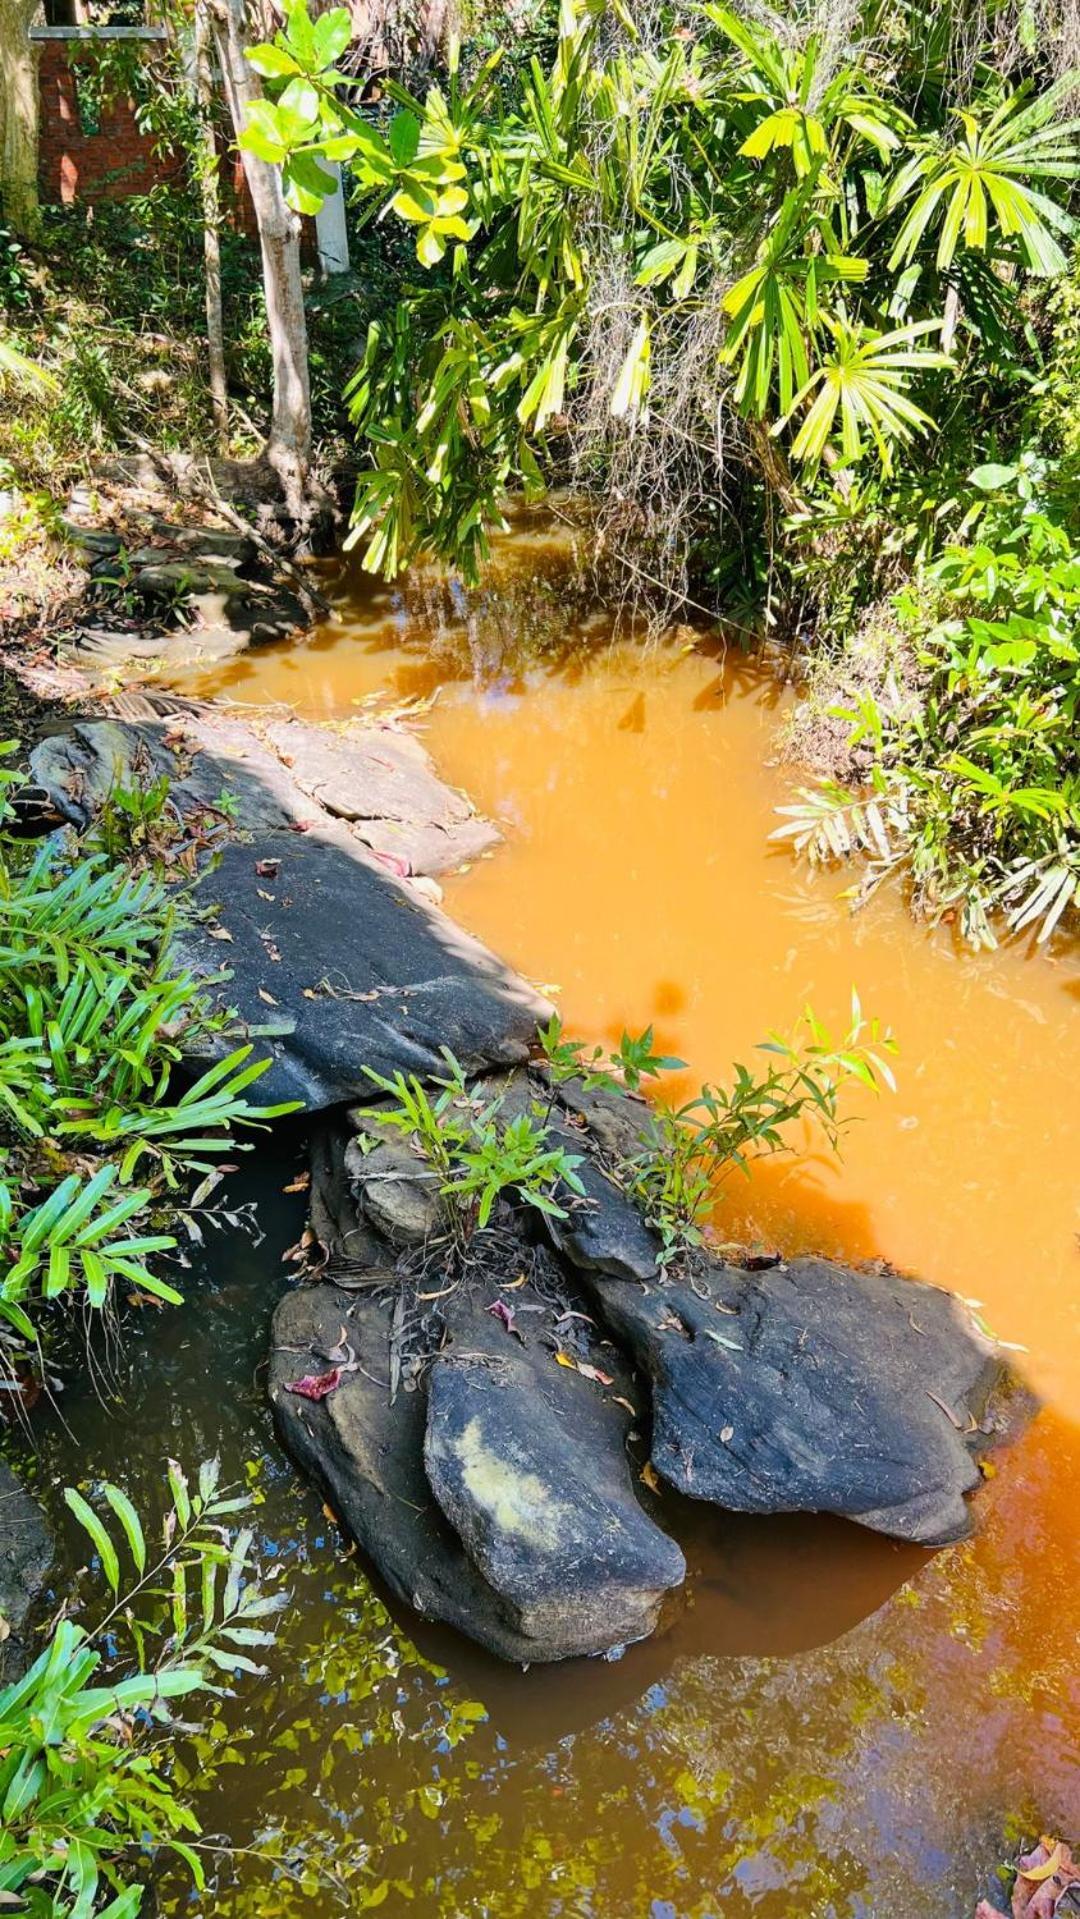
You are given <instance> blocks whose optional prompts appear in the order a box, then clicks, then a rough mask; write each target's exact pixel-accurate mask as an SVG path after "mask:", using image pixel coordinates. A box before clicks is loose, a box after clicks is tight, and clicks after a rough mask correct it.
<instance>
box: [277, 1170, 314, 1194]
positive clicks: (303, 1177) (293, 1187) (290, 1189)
mask: <svg viewBox="0 0 1080 1919" xmlns="http://www.w3.org/2000/svg"><path fill="white" fill-rule="evenodd" d="M310 1185H311V1174H310V1173H297V1175H296V1178H295V1179H291V1180H290V1181H289V1184H288V1185H287V1186H283V1187H282V1189H281V1190H282V1192H283V1193H306V1192H307V1189H308V1187H309V1186H310Z"/></svg>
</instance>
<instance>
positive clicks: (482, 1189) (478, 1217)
mask: <svg viewBox="0 0 1080 1919" xmlns="http://www.w3.org/2000/svg"><path fill="white" fill-rule="evenodd" d="M443 1058H444V1059H445V1061H446V1074H445V1076H444V1077H442V1078H439V1079H437V1080H436V1082H435V1085H436V1086H437V1087H438V1089H439V1090H438V1091H437V1092H436V1093H435V1095H434V1097H433V1096H432V1095H431V1094H430V1093H429V1092H428V1090H427V1088H426V1087H425V1086H424V1085H423V1083H422V1082H421V1081H420V1080H418V1079H417V1078H416V1077H415V1075H414V1074H409V1075H408V1076H406V1075H405V1074H403V1073H400V1072H398V1073H395V1074H394V1076H393V1078H392V1079H390V1078H386V1077H384V1076H383V1075H382V1074H379V1073H376V1072H375V1071H374V1070H373V1068H371V1067H370V1066H366V1067H365V1068H364V1071H365V1073H366V1074H367V1077H368V1078H369V1079H370V1080H371V1081H372V1083H373V1084H374V1085H375V1086H377V1087H378V1088H379V1090H380V1092H382V1093H383V1094H385V1095H386V1103H385V1104H382V1105H379V1106H373V1107H366V1108H363V1109H362V1117H365V1118H368V1119H370V1120H372V1121H374V1122H377V1123H378V1125H379V1127H389V1128H391V1130H392V1131H394V1132H396V1133H399V1134H401V1135H402V1136H403V1137H404V1138H405V1139H406V1140H407V1141H408V1143H409V1144H410V1146H412V1147H413V1149H414V1150H415V1151H416V1152H417V1153H418V1154H419V1156H420V1158H421V1159H423V1160H425V1161H426V1162H427V1163H428V1165H429V1166H431V1168H432V1170H433V1172H434V1174H435V1177H436V1178H437V1179H438V1181H439V1192H440V1194H441V1195H442V1197H443V1198H444V1199H445V1200H447V1201H449V1202H450V1204H449V1208H448V1216H449V1219H450V1221H451V1223H452V1225H453V1227H454V1229H455V1231H457V1232H459V1233H462V1234H464V1236H465V1237H469V1236H470V1235H471V1234H472V1233H473V1232H474V1231H479V1232H482V1231H483V1229H484V1228H485V1227H486V1226H487V1225H488V1224H489V1222H490V1220H491V1215H492V1212H493V1210H494V1207H495V1204H496V1201H497V1200H499V1199H500V1198H501V1197H502V1196H503V1194H504V1193H510V1194H513V1195H514V1196H515V1197H516V1198H517V1199H519V1200H520V1201H522V1202H523V1203H524V1204H525V1205H526V1206H532V1207H534V1208H535V1209H536V1210H537V1211H538V1212H541V1213H547V1214H550V1215H554V1217H555V1218H557V1219H565V1217H566V1208H565V1207H564V1206H563V1205H562V1204H561V1201H560V1199H559V1197H558V1194H559V1192H560V1190H561V1189H568V1190H569V1191H570V1192H571V1193H577V1194H580V1193H581V1192H582V1190H583V1189H582V1185H581V1181H580V1179H579V1177H578V1173H577V1168H578V1166H580V1164H581V1159H580V1155H578V1154H575V1153H569V1152H567V1151H566V1148H565V1147H564V1146H563V1145H561V1144H560V1143H558V1142H556V1141H553V1140H552V1138H551V1136H550V1134H549V1131H548V1124H547V1121H548V1115H547V1114H546V1113H545V1111H544V1108H543V1106H542V1104H541V1103H540V1102H539V1101H536V1102H534V1103H533V1106H532V1110H531V1111H527V1112H520V1113H515V1114H512V1115H511V1116H510V1117H509V1118H506V1117H505V1116H504V1110H503V1109H504V1107H505V1104H506V1095H505V1093H496V1094H494V1095H493V1096H492V1097H491V1098H481V1097H478V1096H477V1095H476V1094H475V1093H473V1092H470V1089H469V1086H468V1082H467V1080H466V1078H465V1073H464V1069H463V1068H462V1066H461V1063H460V1061H458V1060H457V1059H455V1057H454V1055H453V1053H451V1052H450V1051H449V1049H448V1048H446V1047H444V1048H443ZM375 1143H376V1141H375V1140H374V1139H372V1140H371V1144H375Z"/></svg>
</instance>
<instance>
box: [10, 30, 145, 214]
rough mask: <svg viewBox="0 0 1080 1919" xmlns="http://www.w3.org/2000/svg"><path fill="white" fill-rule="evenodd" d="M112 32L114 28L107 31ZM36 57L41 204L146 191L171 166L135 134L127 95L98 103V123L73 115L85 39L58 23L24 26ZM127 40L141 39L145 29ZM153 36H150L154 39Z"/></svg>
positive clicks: (142, 136) (123, 196)
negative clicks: (100, 106) (89, 123)
mask: <svg viewBox="0 0 1080 1919" xmlns="http://www.w3.org/2000/svg"><path fill="white" fill-rule="evenodd" d="M113 31H114V32H115V31H116V30H115V29H113ZM31 37H32V39H33V40H34V42H35V45H36V48H37V54H38V93H39V99H40V128H39V136H38V190H39V192H40V194H41V198H42V200H43V201H45V202H47V203H49V204H55V203H56V202H57V201H61V202H63V203H64V204H65V205H68V204H70V202H71V201H73V200H76V199H79V200H89V201H94V200H124V199H127V197H128V196H129V195H130V194H134V193H148V192H149V191H150V189H151V187H153V186H155V185H156V184H157V183H158V182H159V181H162V180H168V179H170V178H171V177H172V175H173V173H174V172H175V171H176V165H177V163H176V160H175V159H174V158H171V157H168V156H167V157H166V158H165V159H164V160H161V159H159V158H158V157H157V155H156V154H155V153H154V143H153V140H152V139H151V138H150V137H149V135H147V134H144V133H140V131H139V129H138V126H137V125H136V122H135V113H134V108H133V106H132V103H131V102H130V101H129V100H116V101H113V102H112V104H111V105H109V106H108V107H106V108H104V109H103V110H102V112H101V116H100V125H98V126H97V127H96V128H94V129H93V130H91V129H90V127H89V126H84V124H83V121H82V120H81V119H80V113H79V97H78V85H79V65H80V61H81V60H85V58H86V53H85V51H84V47H85V40H84V38H83V37H81V36H80V35H79V34H78V32H77V30H72V29H64V28H58V27H51V28H48V27H46V28H40V27H39V28H35V29H33V31H32V35H31ZM132 37H138V38H144V37H145V38H149V37H150V36H149V34H148V33H146V31H145V30H142V31H139V30H136V32H135V34H134V35H133V36H132ZM155 37H156V36H155Z"/></svg>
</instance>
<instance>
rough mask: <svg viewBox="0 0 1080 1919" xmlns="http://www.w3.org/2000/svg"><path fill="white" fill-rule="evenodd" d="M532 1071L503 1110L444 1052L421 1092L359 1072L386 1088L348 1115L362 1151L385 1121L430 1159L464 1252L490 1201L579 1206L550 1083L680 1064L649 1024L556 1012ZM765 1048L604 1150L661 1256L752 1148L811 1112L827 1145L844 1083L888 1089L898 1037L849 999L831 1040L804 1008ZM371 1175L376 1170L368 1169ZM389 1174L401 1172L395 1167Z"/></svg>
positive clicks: (569, 1114) (628, 1086) (679, 1243)
mask: <svg viewBox="0 0 1080 1919" xmlns="http://www.w3.org/2000/svg"><path fill="white" fill-rule="evenodd" d="M537 1039H538V1046H539V1051H540V1056H541V1057H540V1062H539V1065H540V1077H538V1078H535V1079H531V1080H530V1082H529V1088H530V1090H529V1094H528V1103H527V1105H526V1106H524V1107H522V1106H521V1104H520V1101H519V1100H517V1099H515V1102H514V1104H515V1108H516V1110H514V1111H513V1112H512V1113H511V1114H510V1115H509V1116H505V1114H504V1109H505V1107H506V1104H507V1099H508V1093H507V1092H506V1091H504V1092H499V1093H495V1094H489V1093H488V1092H487V1091H486V1090H483V1089H480V1090H478V1089H476V1088H473V1089H470V1087H469V1084H468V1080H467V1078H466V1075H465V1072H464V1070H463V1068H462V1066H461V1063H460V1061H458V1060H457V1059H456V1058H455V1057H454V1055H453V1054H452V1053H451V1052H449V1050H448V1049H444V1057H445V1059H446V1065H447V1072H446V1075H445V1076H444V1077H441V1078H439V1079H437V1080H436V1081H435V1082H434V1085H435V1087H436V1088H437V1090H436V1091H434V1092H432V1091H430V1090H429V1089H428V1088H427V1087H426V1086H425V1085H424V1084H423V1082H422V1081H420V1080H419V1079H418V1078H416V1077H415V1076H414V1075H409V1076H406V1075H404V1074H402V1073H397V1074H395V1075H394V1076H393V1078H387V1077H384V1076H382V1075H379V1074H377V1073H375V1072H373V1071H372V1070H371V1069H370V1068H365V1071H366V1072H367V1075H368V1077H369V1079H371V1080H372V1081H373V1082H374V1084H375V1085H376V1086H378V1087H379V1089H380V1090H381V1091H382V1092H383V1093H384V1094H385V1095H386V1100H385V1103H383V1104H380V1105H378V1106H372V1107H364V1108H360V1109H358V1111H357V1113H356V1116H355V1117H356V1119H357V1121H358V1122H360V1123H361V1124H362V1123H363V1122H364V1121H369V1122H370V1123H371V1126H372V1130H371V1131H369V1132H363V1131H362V1132H361V1133H360V1134H359V1138H358V1144H359V1146H360V1150H361V1153H362V1154H364V1155H365V1156H366V1155H370V1154H373V1153H375V1152H376V1151H377V1149H378V1146H379V1143H380V1136H381V1135H384V1134H385V1131H386V1130H389V1131H390V1132H392V1133H393V1134H395V1135H396V1136H398V1137H399V1138H401V1139H402V1140H403V1141H405V1142H406V1143H407V1144H408V1146H409V1147H410V1148H411V1149H412V1151H413V1152H414V1153H415V1154H416V1155H417V1156H418V1158H419V1160H420V1161H421V1162H423V1163H424V1164H425V1165H426V1166H427V1167H428V1168H430V1174H429V1175H428V1177H430V1178H431V1179H432V1180H433V1181H434V1182H435V1183H436V1185H437V1189H438V1193H439V1196H440V1199H441V1201H442V1202H443V1209H444V1210H443V1219H444V1221H445V1224H446V1226H447V1228H448V1230H449V1233H450V1236H451V1239H452V1240H453V1241H454V1242H455V1243H456V1244H457V1245H458V1247H459V1248H460V1249H464V1248H465V1247H466V1246H467V1245H468V1244H469V1242H470V1241H472V1239H473V1238H474V1236H475V1235H478V1234H482V1233H483V1232H484V1231H485V1229H486V1228H488V1227H489V1226H490V1224H491V1221H492V1216H493V1213H494V1209H495V1207H496V1204H497V1202H498V1200H499V1199H500V1198H501V1197H503V1196H504V1195H506V1196H512V1197H516V1198H517V1199H518V1200H519V1201H521V1202H522V1203H524V1204H525V1205H527V1206H531V1207H532V1208H534V1209H535V1210H536V1211H537V1212H538V1213H541V1214H546V1215H547V1216H548V1218H550V1219H553V1220H565V1219H567V1218H568V1217H569V1216H570V1215H571V1214H572V1213H573V1212H574V1210H575V1209H578V1208H581V1207H587V1206H588V1204H589V1201H588V1198H587V1195H586V1190H585V1187H584V1185H583V1183H582V1179H581V1175H580V1172H579V1170H578V1169H579V1168H580V1167H581V1166H582V1164H583V1163H584V1155H582V1154H578V1153H573V1152H571V1151H569V1150H568V1147H567V1142H568V1139H572V1138H573V1134H572V1133H569V1132H568V1126H570V1125H572V1124H573V1123H574V1115H573V1109H572V1107H571V1108H569V1109H564V1108H563V1107H562V1105H561V1103H560V1088H568V1087H570V1086H574V1087H576V1088H577V1089H578V1090H579V1092H581V1093H584V1094H586V1095H588V1094H592V1093H600V1094H609V1095H611V1094H614V1095H616V1096H619V1095H625V1094H626V1093H628V1092H629V1093H632V1094H637V1093H639V1092H640V1089H641V1087H642V1084H643V1082H644V1081H646V1080H659V1079H660V1078H661V1076H662V1075H663V1074H664V1073H666V1072H671V1071H677V1070H678V1069H680V1068H681V1067H683V1065H684V1064H685V1062H684V1061H682V1060H680V1059H676V1058H674V1057H672V1056H669V1055H663V1054H658V1053H656V1052H654V1050H653V1049H654V1045H655V1039H654V1034H653V1029H652V1027H651V1026H650V1027H647V1028H646V1029H645V1030H644V1031H643V1032H642V1033H640V1034H637V1035H632V1034H630V1033H627V1032H624V1033H623V1035H622V1038H621V1040H620V1042H619V1045H618V1047H617V1048H616V1049H615V1050H614V1051H609V1050H606V1049H605V1048H603V1047H602V1046H599V1045H594V1046H592V1047H589V1046H587V1045H586V1043H585V1042H584V1041H581V1040H576V1039H572V1038H569V1037H568V1036H567V1035H565V1034H564V1032H563V1027H562V1022H561V1020H560V1019H559V1017H558V1015H557V1014H556V1015H554V1016H553V1017H552V1019H551V1020H550V1021H549V1022H548V1024H547V1025H546V1026H544V1027H541V1028H539V1029H538V1034H537ZM761 1050H762V1051H763V1052H766V1053H768V1054H770V1055H772V1056H773V1060H774V1062H775V1063H772V1064H770V1065H769V1067H768V1068H767V1069H766V1070H765V1071H764V1072H760V1073H758V1074H756V1075H755V1074H754V1073H752V1072H751V1071H750V1070H749V1069H748V1068H747V1067H745V1066H742V1065H737V1066H736V1068H735V1077H734V1080H733V1082H732V1083H731V1085H730V1086H727V1087H723V1086H711V1085H706V1086H703V1087H702V1088H701V1089H700V1091H699V1092H698V1093H696V1094H695V1095H694V1097H693V1098H692V1099H690V1100H687V1101H686V1102H684V1103H683V1104H682V1105H681V1106H678V1107H670V1106H667V1105H665V1104H664V1103H662V1102H661V1101H656V1102H654V1103H653V1104H652V1105H642V1108H641V1117H640V1122H639V1123H638V1125H637V1128H636V1131H637V1144H636V1145H635V1147H634V1148H633V1149H632V1150H628V1151H620V1152H618V1153H607V1154H605V1155H604V1157H605V1161H606V1170H607V1171H608V1172H609V1173H610V1175H611V1177H613V1178H614V1179H615V1181H616V1182H617V1183H618V1184H619V1185H621V1186H622V1187H623V1188H624V1189H625V1190H626V1192H627V1193H628V1194H629V1195H630V1196H631V1198H632V1199H633V1200H634V1202H635V1204H636V1205H637V1206H638V1207H639V1209H640V1211H641V1213H642V1215H643V1217H644V1219H645V1222H646V1224H647V1225H648V1226H650V1227H651V1228H652V1229H653V1230H654V1231H655V1232H656V1233H657V1234H658V1236H659V1239H660V1248H661V1250H660V1254H659V1262H658V1263H659V1264H660V1265H661V1266H662V1267H666V1266H670V1265H672V1264H673V1263H674V1262H677V1261H680V1260H682V1259H685V1258H686V1257H688V1256H689V1255H690V1254H692V1253H693V1252H694V1251H695V1250H696V1249H697V1248H700V1247H701V1246H702V1245H703V1244H704V1243H705V1240H706V1236H707V1231H708V1223H709V1220H710V1217H711V1215H712V1213H713V1211H714V1209H715V1206H716V1203H717V1200H718V1197H719V1193H720V1189H721V1187H722V1185H723V1182H724V1180H725V1179H726V1177H727V1176H728V1175H729V1174H730V1172H731V1170H732V1169H733V1168H735V1167H738V1168H739V1169H740V1170H741V1171H743V1172H744V1173H745V1172H747V1171H748V1170H749V1162H750V1160H751V1159H752V1158H753V1157H755V1156H760V1155H762V1154H771V1153H776V1152H781V1151H783V1150H785V1149H786V1147H787V1144H788V1142H787V1138H786V1135H787V1133H788V1131H789V1129H790V1128H791V1127H792V1126H794V1125H796V1124H797V1123H798V1122H800V1121H802V1120H805V1119H812V1120H813V1121H814V1122H815V1123H816V1124H817V1125H818V1126H819V1128H820V1129H821V1131H822V1132H823V1133H824V1136H825V1138H826V1140H827V1141H828V1143H829V1145H830V1147H832V1148H833V1150H837V1148H838V1146H839V1141H840V1137H841V1134H842V1131H843V1129H844V1126H845V1125H846V1124H848V1123H849V1121H848V1120H846V1119H845V1118H844V1116H843V1114H842V1113H841V1102H842V1097H843V1090H844V1087H845V1086H846V1085H852V1084H858V1085H862V1086H864V1087H866V1088H868V1089H870V1090H872V1091H876V1090H878V1088H879V1087H880V1086H881V1085H886V1086H889V1087H890V1088H891V1087H893V1086H894V1084H895V1082H894V1079H893V1074H892V1068H891V1066H890V1065H889V1055H891V1054H892V1053H894V1052H895V1043H894V1041H893V1039H892V1037H891V1035H890V1034H889V1033H888V1032H887V1031H882V1029H881V1028H880V1026H879V1024H878V1022H877V1021H876V1020H867V1019H866V1018H864V1016H863V1012H862V1008H861V1006H860V1005H859V1001H858V997H857V996H856V995H854V994H853V996H852V1014H851V1023H850V1026H849V1028H848V1030H847V1032H846V1033H845V1034H844V1036H843V1038H842V1039H841V1040H840V1041H839V1042H834V1041H833V1040H832V1039H831V1038H830V1036H829V1034H828V1033H827V1031H826V1030H825V1028H824V1027H823V1026H822V1024H821V1022H820V1021H819V1020H818V1019H816V1017H815V1015H814V1014H813V1012H812V1011H811V1010H810V1009H809V1008H807V1010H806V1012H805V1014H804V1016H803V1019H802V1021H801V1022H800V1025H799V1027H798V1028H797V1029H796V1031H795V1032H794V1033H793V1034H792V1035H791V1036H790V1037H787V1038H785V1037H783V1036H782V1035H780V1034H776V1033H774V1034H772V1035H770V1037H769V1038H768V1039H767V1040H765V1041H763V1042H762V1047H761ZM373 1177H374V1178H375V1179H378V1178H379V1177H380V1174H379V1173H378V1172H375V1173H374V1174H373ZM385 1177H387V1178H390V1179H393V1180H397V1179H400V1177H401V1168H400V1165H399V1163H397V1162H395V1163H394V1165H393V1167H392V1168H391V1169H390V1170H389V1171H388V1172H387V1173H386V1175H385Z"/></svg>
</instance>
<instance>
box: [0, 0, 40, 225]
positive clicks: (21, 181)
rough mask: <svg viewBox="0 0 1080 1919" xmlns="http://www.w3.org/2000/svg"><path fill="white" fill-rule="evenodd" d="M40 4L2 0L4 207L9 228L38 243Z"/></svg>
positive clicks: (0, 160) (0, 194)
mask: <svg viewBox="0 0 1080 1919" xmlns="http://www.w3.org/2000/svg"><path fill="white" fill-rule="evenodd" d="M37 7H38V0H0V206H2V209H3V217H4V220H5V222H6V224H7V225H8V226H9V227H10V228H11V229H12V231H13V232H15V233H18V234H20V235H21V236H22V237H23V238H24V239H27V240H33V239H36V237H37V234H38V231H39V228H40V224H41V222H40V213H39V209H38V186H37V172H38V78H37V61H36V60H35V58H34V49H33V45H32V43H31V40H30V23H31V21H32V20H33V18H34V15H35V13H36V12H37Z"/></svg>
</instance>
